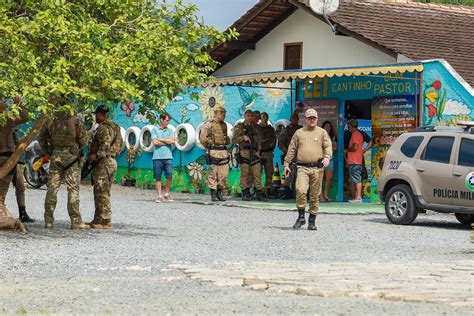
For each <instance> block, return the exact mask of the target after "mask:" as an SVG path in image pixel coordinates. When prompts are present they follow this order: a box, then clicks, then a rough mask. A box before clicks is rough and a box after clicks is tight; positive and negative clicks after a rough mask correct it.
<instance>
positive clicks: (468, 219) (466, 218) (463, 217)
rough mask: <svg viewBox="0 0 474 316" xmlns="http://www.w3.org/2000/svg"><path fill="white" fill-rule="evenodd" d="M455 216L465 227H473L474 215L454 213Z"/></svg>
mask: <svg viewBox="0 0 474 316" xmlns="http://www.w3.org/2000/svg"><path fill="white" fill-rule="evenodd" d="M454 216H456V219H457V220H458V222H460V223H461V224H463V225H466V226H471V224H472V223H474V214H463V213H454Z"/></svg>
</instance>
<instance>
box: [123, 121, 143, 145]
mask: <svg viewBox="0 0 474 316" xmlns="http://www.w3.org/2000/svg"><path fill="white" fill-rule="evenodd" d="M133 137H134V138H135V142H134V143H133V140H132V139H133ZM124 142H125V146H126V147H127V150H129V149H130V146H133V149H134V150H138V148H139V147H140V129H139V128H138V127H136V126H132V127H129V128H128V129H127V133H126V134H125V139H124Z"/></svg>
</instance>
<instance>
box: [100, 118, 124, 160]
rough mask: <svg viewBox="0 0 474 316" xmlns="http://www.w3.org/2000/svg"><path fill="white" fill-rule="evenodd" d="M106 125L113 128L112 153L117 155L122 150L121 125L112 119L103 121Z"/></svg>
mask: <svg viewBox="0 0 474 316" xmlns="http://www.w3.org/2000/svg"><path fill="white" fill-rule="evenodd" d="M102 124H104V125H105V126H107V127H109V128H111V129H112V131H113V133H112V143H111V144H110V153H111V154H112V155H117V154H119V153H120V151H121V150H122V143H123V139H122V135H121V134H120V127H119V126H118V125H117V124H115V123H114V122H112V121H110V120H105V121H104V122H102Z"/></svg>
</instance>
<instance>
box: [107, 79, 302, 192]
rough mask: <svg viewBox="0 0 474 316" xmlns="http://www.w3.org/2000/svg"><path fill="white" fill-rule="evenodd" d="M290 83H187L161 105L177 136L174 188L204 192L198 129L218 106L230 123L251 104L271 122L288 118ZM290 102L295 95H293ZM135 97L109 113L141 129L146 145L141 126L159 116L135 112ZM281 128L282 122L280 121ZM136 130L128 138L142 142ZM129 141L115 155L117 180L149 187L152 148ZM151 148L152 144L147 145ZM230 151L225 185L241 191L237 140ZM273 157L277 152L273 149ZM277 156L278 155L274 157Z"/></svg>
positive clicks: (127, 125) (145, 142) (204, 173)
mask: <svg viewBox="0 0 474 316" xmlns="http://www.w3.org/2000/svg"><path fill="white" fill-rule="evenodd" d="M291 95H292V93H291V88H290V84H289V83H276V84H271V83H268V84H265V85H257V86H255V87H254V86H252V87H249V86H242V87H240V86H226V87H207V88H193V89H189V90H188V91H187V93H186V94H181V95H179V96H177V97H175V98H174V99H173V100H172V101H171V102H170V103H169V104H166V105H164V106H163V108H164V110H165V111H166V112H168V113H169V114H170V115H171V122H170V125H172V126H171V128H175V129H176V130H177V132H176V133H175V135H176V137H177V144H176V148H175V149H174V151H173V157H174V165H175V168H174V170H173V185H172V190H173V191H179V192H192V193H206V192H207V191H208V187H207V170H208V166H207V165H206V159H205V151H204V150H203V149H201V148H200V147H199V144H198V143H197V141H196V139H197V138H198V135H197V130H198V128H199V125H200V124H201V123H203V122H206V121H208V120H209V119H212V118H213V116H214V109H215V108H216V107H224V108H225V109H226V110H227V115H226V122H227V123H229V124H230V126H234V125H235V124H236V122H237V121H239V120H240V119H242V117H243V113H244V112H245V111H246V110H248V109H250V110H258V111H260V112H267V113H268V114H269V117H270V122H273V123H275V122H276V121H278V120H279V119H287V118H288V117H289V116H290V114H291V104H292V103H291ZM293 104H294V100H293ZM139 108H140V105H139V104H138V103H134V102H133V101H132V102H127V103H123V104H121V105H120V106H117V107H116V108H115V110H114V111H113V113H112V116H113V120H114V121H115V122H116V123H117V124H119V125H120V126H121V127H123V128H124V129H125V130H128V129H130V128H131V127H136V130H141V132H140V134H139V136H138V138H140V135H141V138H143V139H142V141H141V143H142V145H144V146H145V149H146V147H147V146H149V144H151V139H149V135H150V133H146V132H144V131H143V129H144V128H145V129H146V127H147V126H149V127H150V121H149V117H150V115H154V116H156V117H158V116H159V113H156V112H153V113H146V114H145V115H143V114H140V113H139ZM279 129H280V130H281V126H280V127H279ZM136 138H137V137H136V134H135V135H129V139H130V141H129V143H130V144H136V143H137V142H138V143H140V139H136ZM134 147H135V146H130V149H125V150H124V151H123V152H122V154H121V155H120V157H119V158H118V165H119V168H118V172H117V179H116V180H117V181H121V182H124V179H128V180H130V179H133V180H135V181H136V186H138V187H145V188H152V184H153V183H154V180H153V172H152V153H151V152H148V151H146V150H144V148H143V146H138V147H137V148H134ZM149 147H150V148H151V147H152V146H149ZM229 151H230V153H231V158H232V159H231V165H230V167H231V170H230V172H229V176H228V187H227V190H228V192H229V193H230V194H236V193H238V192H240V188H239V179H240V177H239V176H240V172H239V170H238V163H237V148H236V146H235V145H231V146H230V147H229ZM275 157H278V158H279V157H280V152H279V151H278V149H276V152H275ZM275 162H276V160H275Z"/></svg>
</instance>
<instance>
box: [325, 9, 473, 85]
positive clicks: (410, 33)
mask: <svg viewBox="0 0 474 316" xmlns="http://www.w3.org/2000/svg"><path fill="white" fill-rule="evenodd" d="M330 18H331V20H332V21H333V22H334V23H336V24H337V25H338V28H340V27H343V28H344V29H346V30H348V31H350V32H353V33H356V34H358V35H360V36H362V37H363V38H365V39H367V40H369V41H371V42H374V43H376V44H378V45H380V46H382V47H385V48H388V49H389V50H391V51H394V52H396V53H399V54H403V55H404V56H406V57H408V58H411V59H414V60H426V59H433V58H443V59H446V60H447V61H448V62H449V63H450V64H451V65H452V66H453V67H454V68H455V69H456V71H457V72H459V74H460V75H461V76H462V77H463V78H464V79H465V80H466V81H467V82H469V83H470V84H471V86H474V7H465V6H457V5H439V4H425V3H413V2H407V1H403V2H400V1H375V2H373V1H372V2H362V1H345V2H342V3H341V4H340V6H339V8H338V9H337V11H336V12H335V13H334V14H332V15H331V16H330Z"/></svg>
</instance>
